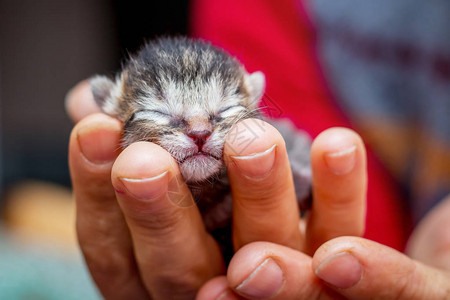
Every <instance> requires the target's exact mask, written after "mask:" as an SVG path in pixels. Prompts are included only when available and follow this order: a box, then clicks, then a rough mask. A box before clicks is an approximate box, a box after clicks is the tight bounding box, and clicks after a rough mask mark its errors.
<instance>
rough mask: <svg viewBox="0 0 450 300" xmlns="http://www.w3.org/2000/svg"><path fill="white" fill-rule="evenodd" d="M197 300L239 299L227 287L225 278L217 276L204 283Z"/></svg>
mask: <svg viewBox="0 0 450 300" xmlns="http://www.w3.org/2000/svg"><path fill="white" fill-rule="evenodd" d="M195 299H197V300H211V299H217V300H238V299H240V297H239V296H238V295H236V294H235V293H234V292H233V290H232V289H231V288H230V287H229V285H228V280H227V277H226V276H219V277H215V278H213V279H211V280H209V281H208V282H207V283H205V284H204V285H203V286H202V288H201V289H200V291H199V292H198V294H197V296H196V298H195Z"/></svg>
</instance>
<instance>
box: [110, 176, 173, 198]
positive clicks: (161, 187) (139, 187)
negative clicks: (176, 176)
mask: <svg viewBox="0 0 450 300" xmlns="http://www.w3.org/2000/svg"><path fill="white" fill-rule="evenodd" d="M167 173H168V171H165V172H163V173H161V174H159V175H156V176H154V177H149V178H136V179H134V178H124V177H120V178H119V180H120V181H121V182H122V184H123V185H124V186H125V189H126V190H127V192H128V193H129V194H131V196H133V197H134V198H136V199H139V200H147V201H148V200H152V199H155V198H157V197H159V196H161V195H163V194H164V193H166V192H167V185H168V176H167Z"/></svg>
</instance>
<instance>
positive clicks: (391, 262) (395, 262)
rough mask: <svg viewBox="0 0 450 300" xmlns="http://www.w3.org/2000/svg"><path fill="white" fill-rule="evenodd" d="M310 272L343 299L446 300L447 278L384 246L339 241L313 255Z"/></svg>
mask: <svg viewBox="0 0 450 300" xmlns="http://www.w3.org/2000/svg"><path fill="white" fill-rule="evenodd" d="M312 266H313V269H314V270H315V273H316V275H317V276H318V277H319V278H321V279H322V280H323V281H324V282H325V283H327V284H328V286H329V287H330V288H331V289H333V290H334V291H336V292H337V293H339V294H341V295H343V296H344V297H346V298H347V299H374V298H376V299H412V300H414V299H449V297H450V280H449V275H448V274H444V273H442V272H439V271H437V270H435V269H432V268H430V267H427V266H425V265H422V264H421V263H418V262H416V261H414V260H412V259H410V258H408V257H407V256H405V255H403V254H401V253H400V252H397V251H396V250H393V249H391V248H389V247H386V246H384V245H381V244H378V243H376V242H372V241H369V240H365V239H362V238H357V237H340V238H336V239H334V240H331V241H329V242H327V243H325V244H324V245H323V246H321V247H320V248H319V249H318V250H317V252H316V253H315V254H314V258H313V264H312Z"/></svg>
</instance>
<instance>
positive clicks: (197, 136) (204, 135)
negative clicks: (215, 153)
mask: <svg viewBox="0 0 450 300" xmlns="http://www.w3.org/2000/svg"><path fill="white" fill-rule="evenodd" d="M187 135H188V137H190V138H191V139H192V140H193V141H194V143H195V144H196V145H197V147H198V151H202V148H203V145H204V144H205V142H206V140H207V139H208V138H209V136H210V135H211V131H210V130H192V131H190V132H188V134H187Z"/></svg>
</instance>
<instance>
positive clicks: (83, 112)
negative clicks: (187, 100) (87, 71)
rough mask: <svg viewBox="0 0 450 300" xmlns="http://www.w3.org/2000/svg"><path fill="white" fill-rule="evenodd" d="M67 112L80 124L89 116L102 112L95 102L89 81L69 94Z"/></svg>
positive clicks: (85, 81) (75, 87)
mask: <svg viewBox="0 0 450 300" xmlns="http://www.w3.org/2000/svg"><path fill="white" fill-rule="evenodd" d="M65 105H66V112H67V114H68V115H69V117H70V118H71V119H72V121H73V122H75V123H76V122H78V121H80V120H81V119H83V118H84V117H86V116H87V115H90V114H93V113H97V112H101V110H100V108H99V107H98V106H97V104H96V103H95V101H94V97H93V96H92V92H91V87H90V85H89V81H88V80H83V81H81V82H80V83H78V84H77V85H76V86H74V87H73V88H72V89H71V90H70V91H69V92H67V95H66V99H65Z"/></svg>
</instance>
